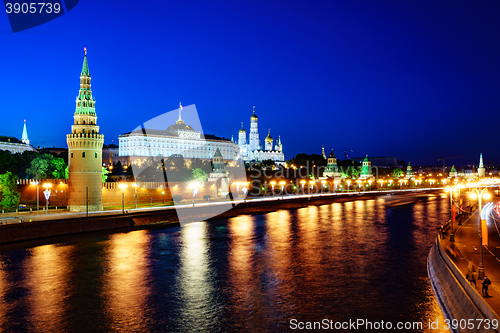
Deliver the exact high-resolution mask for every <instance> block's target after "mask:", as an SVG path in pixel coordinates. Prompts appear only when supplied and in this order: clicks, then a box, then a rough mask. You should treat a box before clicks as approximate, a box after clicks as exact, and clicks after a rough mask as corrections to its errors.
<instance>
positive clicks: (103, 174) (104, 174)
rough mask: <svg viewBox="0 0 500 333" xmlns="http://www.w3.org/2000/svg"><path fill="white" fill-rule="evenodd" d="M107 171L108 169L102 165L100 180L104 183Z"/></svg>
mask: <svg viewBox="0 0 500 333" xmlns="http://www.w3.org/2000/svg"><path fill="white" fill-rule="evenodd" d="M108 173H110V172H109V170H108V169H106V168H105V167H102V182H103V183H105V182H106V179H108Z"/></svg>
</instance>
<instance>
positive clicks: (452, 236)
mask: <svg viewBox="0 0 500 333" xmlns="http://www.w3.org/2000/svg"><path fill="white" fill-rule="evenodd" d="M456 191H457V189H456V187H455V185H449V186H447V187H446V192H450V216H451V217H450V224H451V233H450V242H454V241H455V232H454V231H453V222H455V211H454V208H455V206H454V205H453V192H456Z"/></svg>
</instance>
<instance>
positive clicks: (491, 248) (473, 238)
mask: <svg viewBox="0 0 500 333" xmlns="http://www.w3.org/2000/svg"><path fill="white" fill-rule="evenodd" d="M493 207H494V204H493V203H486V204H485V205H484V206H483V210H482V215H483V219H484V218H486V220H487V224H488V245H487V246H484V247H483V263H484V272H485V276H487V277H488V278H489V279H490V281H491V282H492V284H491V285H490V286H489V288H488V293H489V296H482V297H483V299H484V300H485V301H486V302H487V303H488V304H489V305H490V306H491V307H492V308H493V310H495V311H496V312H497V313H500V221H498V220H497V219H498V217H496V216H495V215H494V214H493ZM453 228H454V230H455V242H454V244H451V243H453V242H450V237H449V236H450V229H449V228H448V230H447V232H446V236H445V239H442V240H441V244H442V248H443V250H444V251H445V253H447V254H448V256H449V257H450V259H452V260H453V262H454V263H455V265H457V267H458V268H459V269H460V271H461V272H462V274H463V275H464V276H466V275H467V273H468V271H469V262H472V265H473V266H474V277H475V278H476V285H477V287H476V290H477V292H478V293H479V294H481V289H482V282H483V280H479V279H478V267H479V248H480V246H479V211H478V210H476V211H475V212H474V213H473V214H472V215H470V217H468V219H467V220H466V221H465V222H464V223H463V225H461V226H460V225H458V222H455V223H454V224H453Z"/></svg>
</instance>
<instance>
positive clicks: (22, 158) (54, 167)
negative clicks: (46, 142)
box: [0, 150, 68, 179]
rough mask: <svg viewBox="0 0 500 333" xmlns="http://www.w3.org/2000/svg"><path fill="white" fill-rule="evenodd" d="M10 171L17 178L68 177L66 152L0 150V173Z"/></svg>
mask: <svg viewBox="0 0 500 333" xmlns="http://www.w3.org/2000/svg"><path fill="white" fill-rule="evenodd" d="M7 172H11V173H12V174H13V175H15V176H17V178H18V179H62V178H68V154H67V153H66V152H64V153H61V154H56V153H50V154H40V153H38V152H36V151H25V152H23V153H16V154H12V153H11V152H9V151H5V150H0V174H6V173H7Z"/></svg>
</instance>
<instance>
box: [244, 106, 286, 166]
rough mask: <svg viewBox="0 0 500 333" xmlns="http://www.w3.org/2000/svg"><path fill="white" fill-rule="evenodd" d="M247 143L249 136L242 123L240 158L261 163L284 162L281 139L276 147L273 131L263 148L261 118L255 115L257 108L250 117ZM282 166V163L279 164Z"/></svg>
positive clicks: (279, 138)
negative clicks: (261, 142) (260, 133)
mask: <svg viewBox="0 0 500 333" xmlns="http://www.w3.org/2000/svg"><path fill="white" fill-rule="evenodd" d="M248 139H249V140H248V143H247V134H246V131H245V129H244V128H243V123H241V129H240V131H239V132H238V146H239V156H240V157H241V158H242V159H243V160H244V161H252V162H260V161H265V160H272V161H274V162H284V161H285V155H284V154H283V145H282V144H281V137H278V142H277V143H276V145H275V146H274V149H273V143H274V140H273V138H272V137H271V130H270V129H269V131H268V133H267V137H266V138H265V139H264V142H265V145H264V147H262V145H261V144H260V139H259V118H258V117H257V115H256V114H255V107H254V109H253V114H252V115H251V116H250V134H249V138H248ZM278 164H280V163H278Z"/></svg>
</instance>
